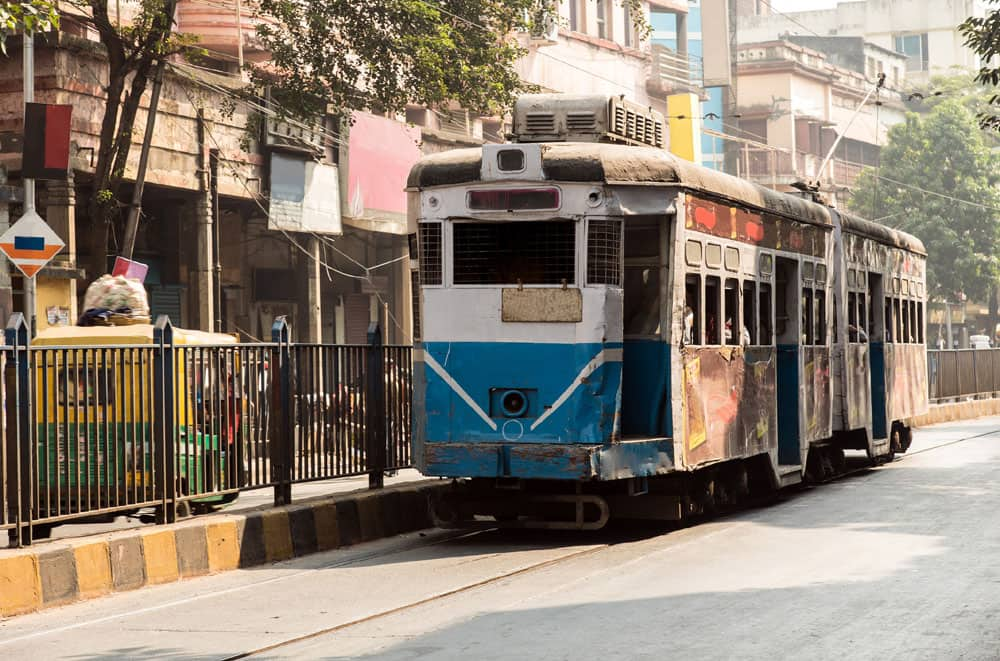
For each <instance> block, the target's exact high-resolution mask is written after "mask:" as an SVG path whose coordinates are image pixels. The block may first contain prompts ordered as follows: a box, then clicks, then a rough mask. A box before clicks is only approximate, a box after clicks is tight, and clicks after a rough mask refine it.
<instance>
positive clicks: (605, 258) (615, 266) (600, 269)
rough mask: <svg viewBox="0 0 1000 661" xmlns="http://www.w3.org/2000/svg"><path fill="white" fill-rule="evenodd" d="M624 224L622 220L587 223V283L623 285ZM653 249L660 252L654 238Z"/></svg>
mask: <svg viewBox="0 0 1000 661" xmlns="http://www.w3.org/2000/svg"><path fill="white" fill-rule="evenodd" d="M621 240H622V223H621V221H620V220H591V221H589V222H588V223H587V283H588V284H591V285H619V284H621V277H622V276H621V268H622V262H621V252H622V245H621ZM652 244H653V249H654V250H657V254H658V251H659V243H658V242H657V240H656V239H655V238H654V239H653V241H652Z"/></svg>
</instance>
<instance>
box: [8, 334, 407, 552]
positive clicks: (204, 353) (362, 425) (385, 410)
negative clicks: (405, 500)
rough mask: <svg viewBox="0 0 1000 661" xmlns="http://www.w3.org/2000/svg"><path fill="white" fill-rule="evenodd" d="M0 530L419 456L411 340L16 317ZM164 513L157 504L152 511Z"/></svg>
mask: <svg viewBox="0 0 1000 661" xmlns="http://www.w3.org/2000/svg"><path fill="white" fill-rule="evenodd" d="M0 370H2V374H3V378H2V379H0V389H2V395H3V402H4V407H3V425H2V429H3V442H2V443H0V480H2V488H0V530H7V531H8V534H9V536H10V540H11V543H12V544H13V545H15V546H17V545H27V544H31V542H32V539H33V538H38V537H42V536H44V535H45V531H46V530H48V529H51V526H53V525H56V524H59V523H65V522H70V521H81V520H90V521H100V520H110V519H113V518H114V517H115V516H118V515H121V514H126V513H136V512H138V511H139V510H144V511H145V512H146V513H147V515H148V516H154V517H155V519H156V520H157V521H160V522H171V521H174V520H176V519H177V517H178V516H180V515H184V514H186V513H187V512H188V511H200V510H211V509H214V508H217V507H219V506H221V505H224V504H225V503H226V502H229V501H231V500H233V499H235V498H236V496H237V495H238V494H239V493H240V492H242V491H246V490H250V489H263V488H270V489H273V490H274V502H275V504H278V505H282V504H287V503H289V502H290V501H291V487H292V484H295V483H301V482H309V481H315V480H326V479H331V478H338V477H347V476H357V475H365V474H367V475H368V476H369V486H370V487H371V488H380V487H381V486H382V480H383V475H384V474H385V473H386V472H387V471H392V470H397V469H400V468H405V467H408V466H409V465H410V425H409V420H410V402H411V399H412V397H411V390H412V376H413V374H412V362H411V348H410V347H408V346H386V345H383V344H382V341H381V332H380V330H379V328H378V326H377V325H375V324H373V326H372V327H371V328H370V329H369V333H368V343H367V344H364V345H326V344H297V343H292V342H290V341H289V329H288V326H287V324H285V322H284V321H283V320H279V321H277V322H275V325H274V328H273V331H272V341H271V342H270V343H257V344H219V345H195V344H189V343H184V342H182V341H175V337H174V332H173V328H172V327H171V325H170V321H169V320H168V319H167V318H166V317H161V318H160V319H159V320H158V321H157V324H156V326H155V329H154V334H153V341H152V343H151V344H142V345H117V346H82V345H72V346H31V344H30V342H29V341H28V332H27V328H26V326H25V323H24V319H23V317H21V315H15V316H14V318H12V320H11V323H10V325H9V326H8V328H7V330H6V333H5V345H4V346H3V347H2V348H0ZM150 512H152V514H149V513H150Z"/></svg>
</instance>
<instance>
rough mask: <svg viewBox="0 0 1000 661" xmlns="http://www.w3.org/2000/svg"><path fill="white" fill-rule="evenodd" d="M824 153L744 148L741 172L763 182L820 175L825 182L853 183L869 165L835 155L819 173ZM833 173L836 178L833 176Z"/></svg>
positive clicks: (838, 184) (836, 184)
mask: <svg viewBox="0 0 1000 661" xmlns="http://www.w3.org/2000/svg"><path fill="white" fill-rule="evenodd" d="M822 164H823V157H822V156H818V155H816V154H808V153H805V152H795V153H794V154H793V153H792V152H790V151H786V150H781V149H778V148H775V149H764V148H761V147H744V148H742V149H740V159H739V172H740V175H741V176H743V177H748V178H750V179H754V180H758V181H759V182H760V183H764V184H767V183H771V182H773V181H777V183H789V181H788V180H789V179H808V180H813V181H815V180H816V179H820V180H822V181H823V183H830V184H834V185H835V186H847V187H851V186H853V185H854V183H855V182H856V181H857V178H858V175H860V174H861V171H862V170H863V169H864V168H865V166H864V165H862V164H860V163H852V162H850V161H844V160H840V159H837V158H834V159H831V160H830V163H828V164H827V166H826V172H825V173H824V176H822V177H821V176H819V175H820V173H819V168H820V166H821V165H822ZM831 174H832V180H831Z"/></svg>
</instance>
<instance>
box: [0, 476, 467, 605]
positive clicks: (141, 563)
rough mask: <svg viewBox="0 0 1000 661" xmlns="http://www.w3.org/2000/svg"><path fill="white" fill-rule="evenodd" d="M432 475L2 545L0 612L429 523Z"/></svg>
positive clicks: (438, 485) (436, 484)
mask: <svg viewBox="0 0 1000 661" xmlns="http://www.w3.org/2000/svg"><path fill="white" fill-rule="evenodd" d="M447 485H448V483H447V482H445V481H441V480H426V481H422V482H416V483H412V484H407V485H400V486H395V487H388V488H385V489H382V490H379V491H365V492H354V493H349V494H338V495H336V496H331V497H328V498H322V499H314V500H307V501H302V502H301V503H296V504H293V505H288V506H285V507H275V508H266V509H265V508H260V509H257V510H250V511H247V512H239V513H234V514H215V515H209V516H202V517H195V518H193V519H187V520H184V521H180V522H178V523H175V524H171V525H166V526H155V527H148V528H139V529H135V530H127V531H122V532H115V533H109V534H105V535H97V536H91V537H86V538H79V539H74V540H66V541H64V542H63V541H60V542H52V543H43V544H39V545H37V546H32V547H29V548H23V549H10V550H0V617H11V616H14V615H21V614H24V613H30V612H32V611H37V610H40V609H43V608H49V607H52V606H60V605H63V604H68V603H71V602H74V601H80V600H83V599H91V598H93V597H98V596H101V595H105V594H109V593H111V592H122V591H126V590H134V589H137V588H141V587H143V586H146V585H158V584H161V583H170V582H173V581H178V580H181V579H185V578H191V577H194V576H204V575H207V574H212V573H216V572H222V571H228V570H232V569H240V568H244V567H253V566H256V565H263V564H269V563H272V562H278V561H281V560H288V559H290V558H294V557H298V556H303V555H308V554H310V553H317V552H319V551H327V550H330V549H335V548H338V547H341V546H350V545H352V544H357V543H359V542H365V541H369V540H373V539H378V538H380V537H388V536H391V535H396V534H400V533H403V532H410V531H413V530H420V529H423V528H428V527H430V526H431V518H430V509H429V507H428V500H429V498H430V496H431V495H432V493H434V492H435V491H436V490H438V489H443V488H446V486H447Z"/></svg>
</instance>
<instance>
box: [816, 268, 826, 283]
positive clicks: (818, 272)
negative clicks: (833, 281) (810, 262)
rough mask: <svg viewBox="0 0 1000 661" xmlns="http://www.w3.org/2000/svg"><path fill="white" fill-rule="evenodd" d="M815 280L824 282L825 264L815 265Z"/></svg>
mask: <svg viewBox="0 0 1000 661" xmlns="http://www.w3.org/2000/svg"><path fill="white" fill-rule="evenodd" d="M816 280H818V281H819V282H822V283H826V264H817V265H816Z"/></svg>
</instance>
